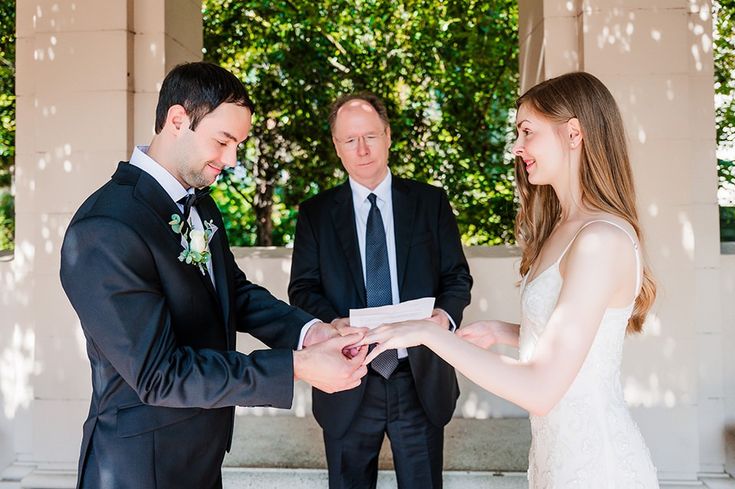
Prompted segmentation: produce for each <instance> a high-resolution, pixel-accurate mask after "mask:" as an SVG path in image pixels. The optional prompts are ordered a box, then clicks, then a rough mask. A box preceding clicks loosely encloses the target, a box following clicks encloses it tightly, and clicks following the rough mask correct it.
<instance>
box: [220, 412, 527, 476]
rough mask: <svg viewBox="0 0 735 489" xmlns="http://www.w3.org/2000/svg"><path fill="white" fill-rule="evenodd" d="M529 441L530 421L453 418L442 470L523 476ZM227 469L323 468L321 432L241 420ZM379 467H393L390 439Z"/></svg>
mask: <svg viewBox="0 0 735 489" xmlns="http://www.w3.org/2000/svg"><path fill="white" fill-rule="evenodd" d="M530 443H531V433H530V425H529V422H528V419H526V418H510V419H508V418H506V419H484V420H478V419H464V418H454V419H453V420H452V421H451V422H450V423H449V424H448V425H447V427H446V429H445V436H444V470H447V471H481V472H491V473H493V472H525V471H526V469H527V468H528V449H529V447H530ZM224 466H225V467H232V468H236V467H239V468H254V467H273V468H284V469H287V468H292V469H297V468H299V469H325V468H326V460H325V458H324V445H323V439H322V432H321V429H320V428H319V425H318V424H317V423H316V420H314V418H313V417H312V416H308V417H304V418H295V417H286V416H271V417H265V416H238V417H237V418H236V420H235V434H234V439H233V444H232V451H231V452H230V453H229V454H228V455H227V456H226V457H225V462H224ZM379 466H380V468H381V469H386V470H392V469H393V457H392V454H391V450H390V444H389V442H388V440H387V438H386V440H385V441H384V443H383V449H382V450H381V452H380V462H379Z"/></svg>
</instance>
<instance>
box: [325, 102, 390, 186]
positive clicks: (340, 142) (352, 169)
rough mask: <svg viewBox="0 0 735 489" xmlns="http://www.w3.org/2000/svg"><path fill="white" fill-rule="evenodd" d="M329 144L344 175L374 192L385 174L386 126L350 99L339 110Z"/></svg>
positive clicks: (363, 105)
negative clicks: (331, 143)
mask: <svg viewBox="0 0 735 489" xmlns="http://www.w3.org/2000/svg"><path fill="white" fill-rule="evenodd" d="M332 141H333V142H334V148H335V149H336V150H337V156H339V159H340V160H342V166H344V168H345V170H346V171H347V173H349V174H350V176H351V177H352V178H354V179H355V180H356V181H357V182H358V183H360V184H361V185H364V186H365V187H367V188H369V189H374V188H375V187H377V186H378V184H379V183H380V182H382V181H383V179H384V178H385V176H386V175H387V173H388V150H389V149H390V127H388V126H387V125H386V124H385V123H384V122H383V121H382V120H381V119H380V116H379V115H378V113H377V112H376V111H375V109H374V108H373V106H372V105H370V104H369V103H368V102H366V101H365V100H360V99H355V100H350V101H349V102H347V103H345V104H344V105H343V106H342V107H340V109H339V111H338V112H337V117H336V119H335V121H334V128H333V130H332Z"/></svg>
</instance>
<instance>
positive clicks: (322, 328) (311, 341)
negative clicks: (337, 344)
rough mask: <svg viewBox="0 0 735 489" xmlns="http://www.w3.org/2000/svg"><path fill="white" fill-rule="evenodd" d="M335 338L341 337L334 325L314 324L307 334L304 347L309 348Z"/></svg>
mask: <svg viewBox="0 0 735 489" xmlns="http://www.w3.org/2000/svg"><path fill="white" fill-rule="evenodd" d="M335 336H340V334H339V332H338V331H337V329H336V328H335V327H334V326H333V325H332V324H329V323H322V322H318V323H314V324H312V325H311V327H310V328H309V331H307V332H306V336H305V337H304V345H303V346H304V348H307V347H309V346H312V345H315V344H317V343H321V342H322V341H326V340H328V339H330V338H334V337H335Z"/></svg>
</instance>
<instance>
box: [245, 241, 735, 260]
mask: <svg viewBox="0 0 735 489" xmlns="http://www.w3.org/2000/svg"><path fill="white" fill-rule="evenodd" d="M733 245H735V243H733ZM463 249H464V254H465V256H466V257H467V258H468V259H469V258H508V257H518V256H521V250H520V248H518V247H517V246H506V245H499V246H464V247H463ZM292 252H293V249H292V248H287V247H285V246H238V247H233V248H232V254H233V255H235V259H238V260H239V259H241V258H271V259H278V258H286V259H289V260H290V259H291V253H292Z"/></svg>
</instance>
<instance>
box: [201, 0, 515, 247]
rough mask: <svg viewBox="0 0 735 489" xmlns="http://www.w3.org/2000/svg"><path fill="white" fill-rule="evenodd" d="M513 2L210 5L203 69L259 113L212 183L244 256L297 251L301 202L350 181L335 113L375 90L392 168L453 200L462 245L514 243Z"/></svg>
mask: <svg viewBox="0 0 735 489" xmlns="http://www.w3.org/2000/svg"><path fill="white" fill-rule="evenodd" d="M517 8H518V7H517V1H515V0H489V1H488V0H483V1H469V2H468V1H444V2H437V1H424V0H401V1H395V2H383V1H362V2H354V1H353V0H328V1H320V2H312V1H306V0H288V1H269V0H251V1H243V0H205V1H204V10H203V12H204V46H205V50H206V52H205V59H207V60H210V61H212V62H215V63H219V64H221V65H222V66H225V67H226V68H228V69H230V70H232V71H233V72H234V73H236V74H237V75H238V76H239V77H240V78H241V79H242V80H243V81H244V83H245V84H246V85H247V87H248V90H249V92H250V94H251V96H252V98H253V100H254V101H255V104H256V114H255V118H254V121H253V131H252V136H251V138H250V140H249V141H248V142H247V143H246V144H245V146H244V147H243V148H242V150H241V154H240V161H241V162H242V167H241V168H239V169H238V170H236V171H234V172H231V173H229V174H227V175H226V177H225V178H224V179H223V180H222V181H221V182H220V183H219V184H218V185H217V190H216V191H215V197H216V198H217V200H218V202H219V203H220V205H221V207H222V208H223V209H224V210H225V211H226V212H227V213H228V214H229V219H226V222H227V223H228V228H229V229H228V236H229V237H230V239H231V241H232V242H233V244H237V245H251V244H257V245H271V244H273V245H288V244H289V243H291V242H292V240H293V232H294V228H295V220H296V213H297V211H298V204H299V202H301V201H302V200H304V199H305V198H308V197H310V196H312V195H315V194H316V193H318V192H319V191H320V190H324V189H326V188H329V187H331V186H334V185H336V184H337V183H340V182H342V181H344V179H345V178H346V176H345V175H344V172H343V170H342V167H341V164H340V162H339V160H338V158H337V156H336V154H335V153H334V148H333V145H332V141H331V136H330V132H329V127H328V124H327V115H328V112H329V106H330V103H331V102H332V101H333V100H334V99H335V98H336V97H337V96H338V95H340V94H343V93H346V92H351V91H359V90H370V91H372V92H375V93H376V94H378V95H379V96H381V98H383V100H385V102H386V105H387V107H388V111H389V114H390V116H391V135H392V141H393V145H392V148H391V158H390V165H391V167H392V169H393V171H394V172H395V173H396V174H398V175H401V176H406V177H410V178H416V179H418V180H422V181H426V182H429V183H432V184H436V185H441V186H442V187H444V188H445V189H447V190H448V193H449V196H450V198H451V199H452V204H453V205H454V209H455V211H456V212H457V219H458V222H459V226H460V229H461V231H462V235H463V240H464V242H465V243H466V244H500V243H504V242H512V241H513V232H512V228H513V219H514V205H513V182H512V165H511V164H510V161H508V160H507V157H506V151H505V150H506V146H507V143H508V140H509V137H510V135H511V134H512V126H511V124H510V121H509V108H511V107H513V103H514V100H515V98H516V96H517V94H518V34H517V23H518V11H517Z"/></svg>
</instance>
